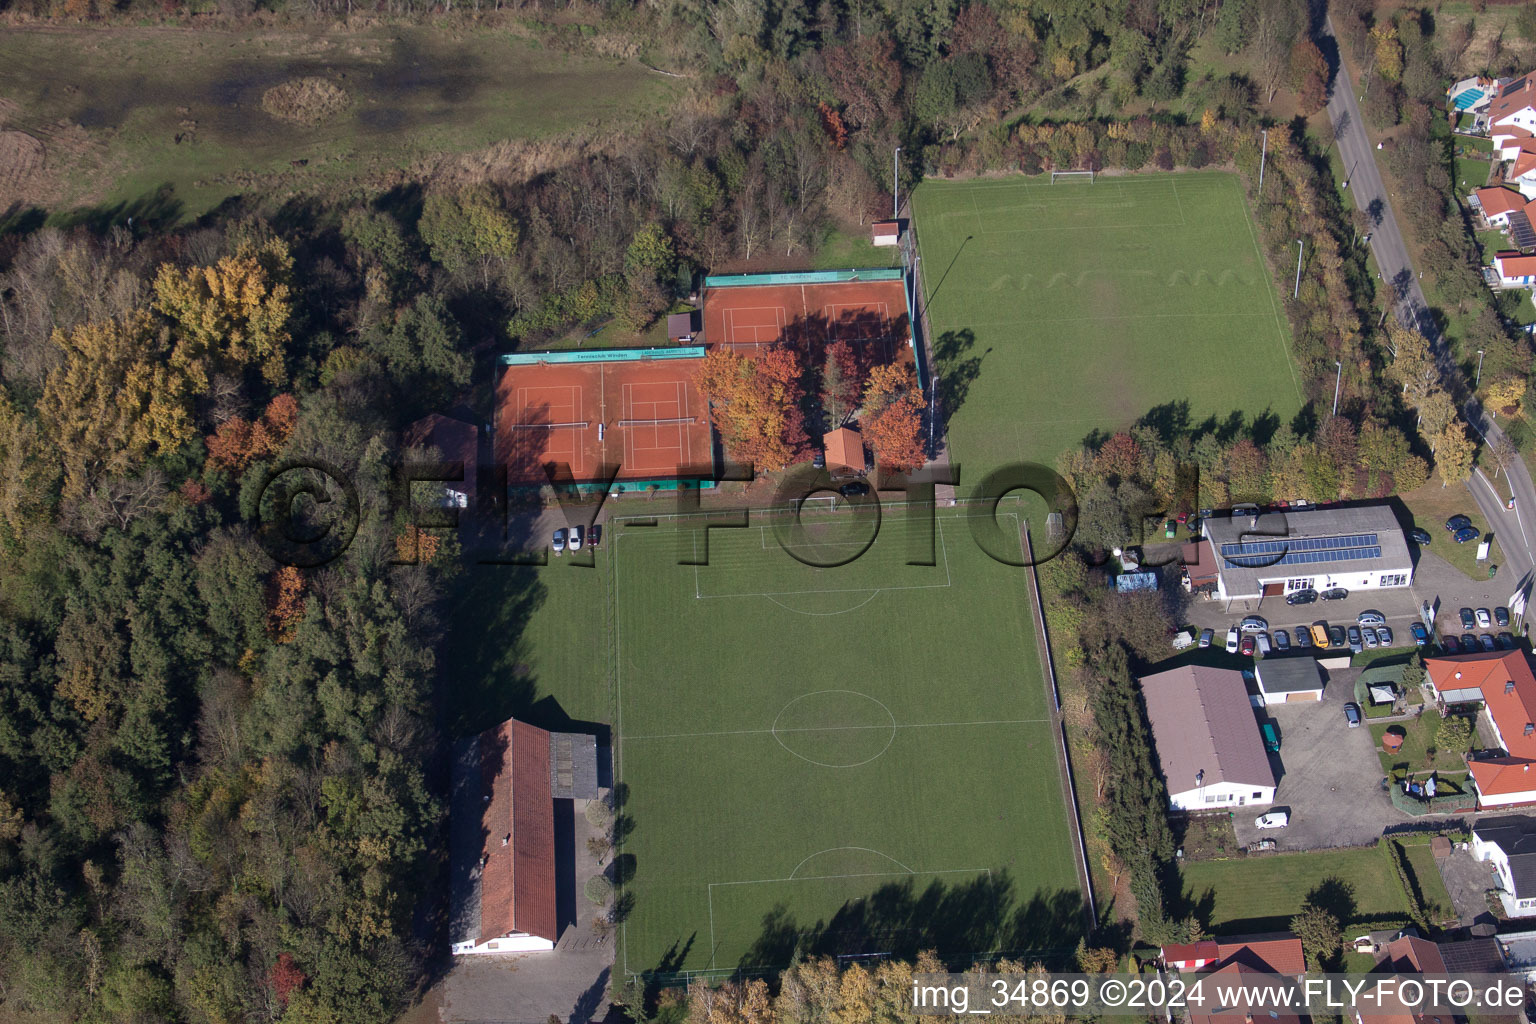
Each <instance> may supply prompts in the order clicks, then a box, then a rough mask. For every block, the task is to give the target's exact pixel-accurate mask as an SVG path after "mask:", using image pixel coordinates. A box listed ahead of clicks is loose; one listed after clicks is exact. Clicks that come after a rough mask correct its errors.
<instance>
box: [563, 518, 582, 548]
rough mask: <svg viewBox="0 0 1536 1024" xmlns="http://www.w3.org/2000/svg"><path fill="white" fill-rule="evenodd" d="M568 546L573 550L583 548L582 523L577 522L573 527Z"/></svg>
mask: <svg viewBox="0 0 1536 1024" xmlns="http://www.w3.org/2000/svg"><path fill="white" fill-rule="evenodd" d="M566 547H568V548H570V549H571V550H572V551H580V550H581V525H580V524H577V525H576V526H573V527H571V539H570V540H569V541H568V542H567V543H566Z"/></svg>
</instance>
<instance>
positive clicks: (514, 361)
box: [501, 345, 704, 366]
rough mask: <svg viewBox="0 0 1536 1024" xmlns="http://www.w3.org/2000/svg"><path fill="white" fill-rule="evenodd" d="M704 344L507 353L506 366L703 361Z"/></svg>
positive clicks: (503, 358)
mask: <svg viewBox="0 0 1536 1024" xmlns="http://www.w3.org/2000/svg"><path fill="white" fill-rule="evenodd" d="M703 358H704V346H703V345H679V346H677V347H675V348H588V349H582V348H577V349H569V350H565V351H560V352H507V353H505V354H503V355H502V357H501V364H502V365H503V366H535V365H537V364H539V363H638V362H644V361H646V360H655V359H703Z"/></svg>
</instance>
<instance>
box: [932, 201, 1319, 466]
mask: <svg viewBox="0 0 1536 1024" xmlns="http://www.w3.org/2000/svg"><path fill="white" fill-rule="evenodd" d="M1049 181H1050V179H1049V178H1048V177H1039V178H1019V177H1013V178H1007V179H1002V180H992V181H967V182H939V181H930V182H925V183H924V184H923V185H921V186H920V187H919V188H918V189H917V191H916V192H915V193H913V197H912V204H913V216H914V220H915V222H916V225H917V236H918V243H919V246H920V250H919V254H920V256H921V258H922V275H923V288H924V290H925V292H926V296H925V300H924V301H925V302H926V304H927V311H928V316H929V320H930V323H931V325H932V329H933V332H934V339H933V341H934V345H935V350H936V360H937V362H938V363H939V366H938V370H939V373H940V374H941V377H942V378H943V379H944V382H945V383H944V384H943V385H942V386H941V389H940V394H941V396H942V395H950V396H953V398H952V400H951V401H950V403H949V404H950V406H951V408H947V409H946V410H945V412H946V415H949V416H950V423H949V429H950V442H951V446H952V451H953V453H954V459H955V460H956V461H960V462H962V463H963V462H966V461H970V462H973V463H979V464H980V465H978V466H977V467H976V468H977V469H978V470H981V471H985V470H986V469H987V468H990V467H993V466H997V465H1001V464H1005V463H1009V462H1014V461H1019V460H1027V461H1036V462H1043V463H1045V464H1046V465H1053V464H1054V462H1055V458H1056V456H1057V454H1058V453H1060V452H1061V451H1062V450H1064V449H1067V448H1070V447H1072V446H1074V445H1076V444H1078V443H1080V442H1081V441H1082V439H1083V438H1084V437H1085V436H1086V435H1087V434H1089V433H1090V432H1091V431H1094V430H1115V429H1120V428H1124V427H1126V426H1129V425H1130V424H1132V423H1134V422H1135V421H1136V420H1137V419H1139V418H1140V417H1142V416H1144V415H1146V414H1147V413H1148V412H1149V411H1150V410H1152V409H1153V408H1154V407H1156V406H1160V405H1163V404H1165V403H1170V402H1179V401H1187V402H1188V403H1189V408H1188V414H1189V419H1190V422H1191V423H1200V422H1203V421H1204V420H1205V419H1206V418H1207V417H1210V416H1215V417H1217V418H1218V419H1219V420H1221V421H1225V420H1226V419H1227V417H1228V416H1230V415H1231V414H1232V413H1233V412H1234V411H1237V412H1241V413H1242V414H1243V415H1244V417H1245V418H1246V419H1247V421H1248V422H1252V421H1253V420H1254V419H1255V418H1256V417H1258V416H1261V415H1264V414H1265V413H1269V414H1272V415H1274V416H1277V417H1279V419H1280V420H1281V421H1282V422H1284V421H1288V420H1289V419H1290V418H1291V417H1292V416H1293V415H1294V414H1295V413H1296V412H1297V411H1298V410H1299V409H1300V408H1301V406H1302V404H1303V403H1302V396H1301V389H1300V384H1299V382H1298V380H1297V377H1296V373H1295V368H1294V366H1293V364H1292V361H1291V357H1290V333H1289V328H1288V327H1287V325H1286V322H1285V319H1284V315H1283V312H1282V309H1281V306H1280V303H1279V301H1278V297H1277V295H1276V294H1275V288H1274V286H1273V283H1272V281H1271V278H1270V275H1269V272H1268V270H1267V269H1266V268H1265V266H1264V262H1263V259H1262V257H1261V255H1260V252H1259V248H1258V242H1257V235H1256V233H1255V231H1254V228H1253V224H1252V221H1251V219H1250V217H1249V214H1248V208H1247V203H1246V201H1245V199H1244V196H1243V191H1242V187H1241V184H1240V182H1239V181H1238V178H1237V177H1236V176H1235V175H1233V174H1230V173H1225V172H1199V173H1187V174H1149V175H1137V176H1132V177H1104V176H1099V177H1098V178H1096V179H1095V180H1094V181H1093V183H1092V184H1089V183H1088V182H1087V181H1084V180H1066V181H1063V182H1061V183H1059V184H1056V185H1052V184H1050V183H1049ZM965 332H970V334H969V335H967V334H966V333H965ZM946 335H948V337H946Z"/></svg>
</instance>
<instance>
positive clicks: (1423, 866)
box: [1398, 842, 1456, 922]
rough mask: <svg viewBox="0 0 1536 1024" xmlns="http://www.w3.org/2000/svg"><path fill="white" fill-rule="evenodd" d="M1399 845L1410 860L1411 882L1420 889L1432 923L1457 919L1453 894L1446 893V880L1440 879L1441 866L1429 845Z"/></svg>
mask: <svg viewBox="0 0 1536 1024" xmlns="http://www.w3.org/2000/svg"><path fill="white" fill-rule="evenodd" d="M1398 845H1399V846H1401V847H1402V850H1403V853H1404V854H1405V855H1406V856H1407V858H1408V869H1409V871H1410V872H1411V873H1412V876H1413V877H1412V879H1411V882H1412V883H1413V884H1414V885H1416V886H1417V887H1418V890H1419V898H1420V900H1421V901H1422V902H1423V904H1424V908H1425V910H1426V911H1428V913H1429V916H1430V918H1431V920H1432V922H1433V921H1435V920H1439V919H1443V918H1445V917H1455V916H1456V907H1455V904H1454V903H1452V901H1451V894H1450V893H1449V892H1448V891H1446V888H1445V880H1444V879H1443V878H1441V877H1440V866H1439V865H1438V864H1436V863H1435V855H1434V853H1433V852H1431V850H1430V848H1429V844H1428V843H1427V842H1418V843H1406V842H1405V843H1399V844H1398Z"/></svg>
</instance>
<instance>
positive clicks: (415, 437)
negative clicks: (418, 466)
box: [405, 412, 480, 508]
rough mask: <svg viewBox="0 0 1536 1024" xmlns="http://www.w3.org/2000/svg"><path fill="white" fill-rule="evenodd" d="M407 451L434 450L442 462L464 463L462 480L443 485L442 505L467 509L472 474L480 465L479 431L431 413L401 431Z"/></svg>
mask: <svg viewBox="0 0 1536 1024" xmlns="http://www.w3.org/2000/svg"><path fill="white" fill-rule="evenodd" d="M405 445H406V447H407V448H434V449H436V450H437V452H438V454H439V455H441V456H442V459H443V461H444V462H460V463H463V464H464V479H463V480H450V481H444V483H443V496H444V499H445V500H444V504H447V505H450V506H454V507H458V508H468V507H469V505H470V502H472V501H473V500H474V496H475V472H476V469H477V467H478V465H479V462H480V428H479V427H478V426H476V425H475V424H474V423H473V422H471V421H469V420H467V419H464V418H460V417H455V416H444V415H443V414H442V413H436V412H434V413H432V414H431V415H429V416H423V417H422V418H421V419H419V420H417V421H416V422H415V423H412V424H411V425H410V426H409V427H406V428H405Z"/></svg>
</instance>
